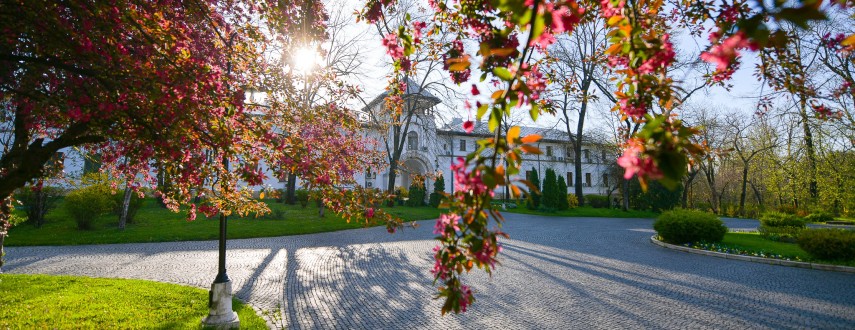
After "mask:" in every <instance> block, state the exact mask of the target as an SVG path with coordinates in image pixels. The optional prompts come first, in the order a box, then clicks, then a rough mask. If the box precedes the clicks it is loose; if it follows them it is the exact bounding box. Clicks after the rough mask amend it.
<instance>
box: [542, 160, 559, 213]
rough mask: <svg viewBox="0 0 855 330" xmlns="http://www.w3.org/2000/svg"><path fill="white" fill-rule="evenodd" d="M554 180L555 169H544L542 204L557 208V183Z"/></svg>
mask: <svg viewBox="0 0 855 330" xmlns="http://www.w3.org/2000/svg"><path fill="white" fill-rule="evenodd" d="M555 181H556V178H555V171H554V170H552V169H551V168H548V169H546V174H544V175H543V206H546V207H548V208H552V209H557V208H558V183H557V182H555Z"/></svg>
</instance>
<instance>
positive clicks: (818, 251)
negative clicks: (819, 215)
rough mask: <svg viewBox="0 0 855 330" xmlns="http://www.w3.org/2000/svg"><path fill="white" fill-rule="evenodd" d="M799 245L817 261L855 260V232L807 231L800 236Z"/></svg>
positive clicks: (839, 230) (841, 230)
mask: <svg viewBox="0 0 855 330" xmlns="http://www.w3.org/2000/svg"><path fill="white" fill-rule="evenodd" d="M798 243H799V247H801V248H802V249H803V250H805V251H806V252H807V253H809V254H810V255H811V256H813V257H814V258H817V259H823V260H855V231H851V230H843V229H806V230H804V231H802V233H801V235H799V239H798Z"/></svg>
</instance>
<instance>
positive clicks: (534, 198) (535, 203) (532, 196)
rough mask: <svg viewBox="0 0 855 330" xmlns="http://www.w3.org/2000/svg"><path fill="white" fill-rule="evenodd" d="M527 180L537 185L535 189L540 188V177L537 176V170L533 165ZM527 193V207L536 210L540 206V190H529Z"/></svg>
mask: <svg viewBox="0 0 855 330" xmlns="http://www.w3.org/2000/svg"><path fill="white" fill-rule="evenodd" d="M528 182H530V183H531V185H533V186H535V187H537V190H540V178H538V177H537V170H535V169H534V167H532V168H531V174H529V177H528ZM528 195H529V200H528V208H529V209H530V210H537V208H538V207H539V206H540V192H539V191H538V192H534V191H531V192H529V194H528Z"/></svg>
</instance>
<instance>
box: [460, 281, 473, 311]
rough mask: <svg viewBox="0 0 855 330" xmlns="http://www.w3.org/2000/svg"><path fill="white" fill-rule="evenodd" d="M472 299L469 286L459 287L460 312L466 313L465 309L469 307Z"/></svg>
mask: <svg viewBox="0 0 855 330" xmlns="http://www.w3.org/2000/svg"><path fill="white" fill-rule="evenodd" d="M471 299H472V289H470V288H469V286H466V285H461V286H460V310H461V311H463V312H464V313H465V312H466V307H468V306H469V304H470V303H471V301H470V300H471Z"/></svg>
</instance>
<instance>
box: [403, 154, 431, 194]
mask: <svg viewBox="0 0 855 330" xmlns="http://www.w3.org/2000/svg"><path fill="white" fill-rule="evenodd" d="M400 169H401V187H404V188H405V189H408V188H410V184H411V183H412V182H413V181H412V180H413V176H415V175H422V176H424V175H425V173H427V166H425V164H424V162H423V161H422V160H420V159H418V158H408V159H407V160H406V161H404V163H403V164H402V165H401V168H400Z"/></svg>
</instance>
